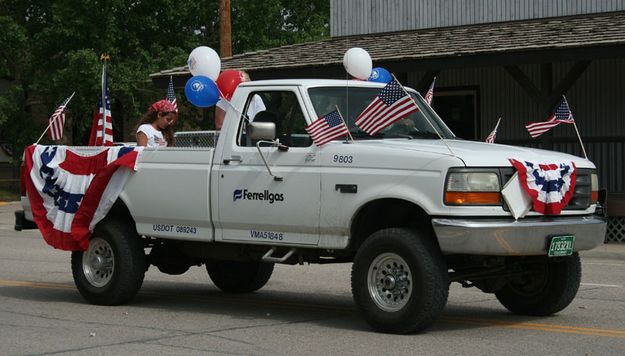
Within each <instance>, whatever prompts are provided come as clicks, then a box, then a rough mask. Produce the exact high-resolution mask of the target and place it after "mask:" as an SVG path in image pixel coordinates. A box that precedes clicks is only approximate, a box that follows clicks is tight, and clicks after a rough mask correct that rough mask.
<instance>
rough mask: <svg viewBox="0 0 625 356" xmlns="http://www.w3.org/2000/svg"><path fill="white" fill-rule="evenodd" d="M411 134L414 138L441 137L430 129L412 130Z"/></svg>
mask: <svg viewBox="0 0 625 356" xmlns="http://www.w3.org/2000/svg"><path fill="white" fill-rule="evenodd" d="M410 136H412V137H413V138H431V139H437V138H440V137H439V136H438V135H437V134H436V133H434V132H429V131H416V130H415V131H410Z"/></svg>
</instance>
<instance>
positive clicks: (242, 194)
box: [232, 189, 284, 204]
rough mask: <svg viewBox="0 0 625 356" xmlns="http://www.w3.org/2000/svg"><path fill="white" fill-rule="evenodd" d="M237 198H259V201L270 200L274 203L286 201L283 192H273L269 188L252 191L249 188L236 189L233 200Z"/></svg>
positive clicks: (270, 202)
mask: <svg viewBox="0 0 625 356" xmlns="http://www.w3.org/2000/svg"><path fill="white" fill-rule="evenodd" d="M237 200H258V201H268V202H269V204H273V203H274V202H277V201H284V194H283V193H271V192H269V190H264V191H262V192H250V191H249V190H247V189H235V190H234V192H233V193H232V201H233V202H234V201H237Z"/></svg>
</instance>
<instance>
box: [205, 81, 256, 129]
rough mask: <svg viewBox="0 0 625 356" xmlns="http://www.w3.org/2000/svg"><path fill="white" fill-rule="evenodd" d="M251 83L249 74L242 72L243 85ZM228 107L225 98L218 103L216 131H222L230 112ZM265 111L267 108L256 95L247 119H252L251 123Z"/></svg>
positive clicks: (249, 107)
mask: <svg viewBox="0 0 625 356" xmlns="http://www.w3.org/2000/svg"><path fill="white" fill-rule="evenodd" d="M249 81H250V75H249V74H247V72H244V71H241V83H244V82H249ZM228 106H229V105H228V103H226V102H225V99H223V98H220V99H219V101H218V102H217V104H216V107H215V130H221V127H222V126H223V124H224V119H225V117H226V111H227V110H228ZM265 109H266V107H265V103H264V102H263V99H262V98H261V97H260V96H258V95H254V96H253V97H252V101H251V102H250V103H249V105H248V107H247V112H246V114H247V117H248V118H249V119H250V121H254V117H255V116H256V114H257V113H259V112H261V111H263V110H265Z"/></svg>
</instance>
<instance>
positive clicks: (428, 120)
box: [391, 73, 457, 157]
mask: <svg viewBox="0 0 625 356" xmlns="http://www.w3.org/2000/svg"><path fill="white" fill-rule="evenodd" d="M391 75H392V76H393V79H395V81H396V82H397V84H399V86H400V87H401V89H402V90H403V91H404V93H406V95H408V97H409V98H410V100H412V103H413V104H414V105H415V106H416V107H419V105H417V102H416V101H414V99H413V98H412V95H410V93H408V92H407V91H406V88H404V86H403V85H402V84H401V83H400V82H399V80H397V78H396V77H395V74H393V73H391ZM428 106H429V105H428ZM432 110H433V109H432ZM423 117H424V118H425V121H427V123H428V124H429V125H430V127H431V128H432V130H434V132H435V133H436V135H437V136H438V138H439V139H440V140H441V142H443V144H444V145H445V147H447V149H448V150H449V153H451V155H452V156H454V157H457V156H456V154H455V153H454V151H452V150H451V147H449V145H448V144H447V142H445V140H444V139H443V136H441V134H440V132H438V130H437V129H436V128H435V127H434V125H433V124H432V123H431V122H430V119H428V117H427V115H425V114H424V115H423Z"/></svg>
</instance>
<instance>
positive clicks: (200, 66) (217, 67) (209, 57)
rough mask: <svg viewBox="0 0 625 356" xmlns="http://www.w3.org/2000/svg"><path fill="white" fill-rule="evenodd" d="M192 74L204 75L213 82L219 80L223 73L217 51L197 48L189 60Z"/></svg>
mask: <svg viewBox="0 0 625 356" xmlns="http://www.w3.org/2000/svg"><path fill="white" fill-rule="evenodd" d="M187 64H188V65H189V70H190V71H191V74H193V75H194V76H196V75H203V76H206V77H209V78H210V79H211V80H213V81H215V80H217V77H218V76H219V72H221V59H220V58H219V55H218V54H217V52H215V50H213V49H212V48H210V47H206V46H200V47H196V48H195V49H194V50H193V51H191V54H189V59H188V60H187Z"/></svg>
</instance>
